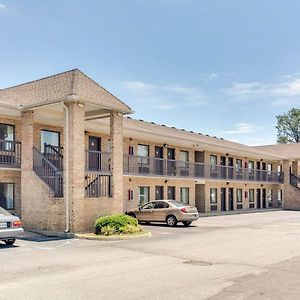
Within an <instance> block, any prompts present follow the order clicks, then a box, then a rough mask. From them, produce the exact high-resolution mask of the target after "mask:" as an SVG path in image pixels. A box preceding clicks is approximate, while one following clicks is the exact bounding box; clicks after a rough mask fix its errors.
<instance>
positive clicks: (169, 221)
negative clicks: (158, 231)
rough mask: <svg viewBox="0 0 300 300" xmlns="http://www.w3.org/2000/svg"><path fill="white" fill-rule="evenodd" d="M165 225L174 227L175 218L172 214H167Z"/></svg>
mask: <svg viewBox="0 0 300 300" xmlns="http://www.w3.org/2000/svg"><path fill="white" fill-rule="evenodd" d="M166 221H167V225H168V226H170V227H174V226H176V225H177V219H176V218H175V217H174V216H172V215H171V216H168V217H167V220H166Z"/></svg>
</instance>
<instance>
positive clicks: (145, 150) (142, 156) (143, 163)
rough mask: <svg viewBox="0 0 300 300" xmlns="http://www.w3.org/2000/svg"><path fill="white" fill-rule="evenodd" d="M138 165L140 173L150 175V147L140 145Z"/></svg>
mask: <svg viewBox="0 0 300 300" xmlns="http://www.w3.org/2000/svg"><path fill="white" fill-rule="evenodd" d="M137 149H138V151H137V154H138V164H139V173H141V174H148V173H149V158H148V157H149V146H148V145H138V148H137Z"/></svg>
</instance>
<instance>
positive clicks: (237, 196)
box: [236, 189, 243, 203]
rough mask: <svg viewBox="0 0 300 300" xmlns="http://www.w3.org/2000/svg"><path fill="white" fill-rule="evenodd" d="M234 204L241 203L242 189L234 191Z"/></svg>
mask: <svg viewBox="0 0 300 300" xmlns="http://www.w3.org/2000/svg"><path fill="white" fill-rule="evenodd" d="M236 202H237V203H242V202H243V191H242V189H237V190H236Z"/></svg>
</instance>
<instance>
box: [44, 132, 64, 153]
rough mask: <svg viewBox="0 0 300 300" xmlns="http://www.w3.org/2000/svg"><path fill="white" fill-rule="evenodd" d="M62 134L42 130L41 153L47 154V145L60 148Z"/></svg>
mask: <svg viewBox="0 0 300 300" xmlns="http://www.w3.org/2000/svg"><path fill="white" fill-rule="evenodd" d="M59 139H60V133H59V132H56V131H49V130H42V131H41V152H42V153H44V152H45V144H47V145H51V146H53V147H57V148H59V146H60V143H59Z"/></svg>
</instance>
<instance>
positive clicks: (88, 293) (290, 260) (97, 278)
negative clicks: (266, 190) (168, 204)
mask: <svg viewBox="0 0 300 300" xmlns="http://www.w3.org/2000/svg"><path fill="white" fill-rule="evenodd" d="M145 228H146V229H147V230H150V231H152V233H153V236H152V238H143V239H138V240H130V241H111V242H99V241H86V240H50V241H48V240H47V239H44V238H34V237H30V236H28V237H27V238H26V239H24V240H19V241H18V242H17V244H16V247H11V248H7V247H4V246H0V257H1V274H2V278H1V281H0V299H73V300H75V299H209V298H211V299H299V294H300V212H293V211H270V212H260V213H252V214H241V215H224V216H216V217H208V218H200V219H199V220H198V221H197V222H195V226H193V227H189V228H186V227H181V226H180V227H177V228H168V227H166V226H164V225H155V226H145Z"/></svg>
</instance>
